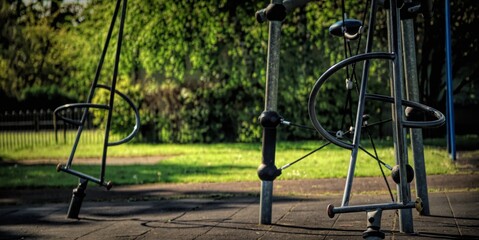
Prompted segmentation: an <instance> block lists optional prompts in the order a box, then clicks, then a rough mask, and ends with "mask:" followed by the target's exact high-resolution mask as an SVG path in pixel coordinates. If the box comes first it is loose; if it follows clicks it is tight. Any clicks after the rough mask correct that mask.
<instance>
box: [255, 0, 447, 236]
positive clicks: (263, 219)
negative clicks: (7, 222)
mask: <svg viewBox="0 0 479 240" xmlns="http://www.w3.org/2000/svg"><path fill="white" fill-rule="evenodd" d="M378 2H379V0H372V1H371V14H370V20H369V27H368V35H367V36H368V39H367V43H366V50H365V53H364V54H359V55H355V56H352V57H349V58H347V59H345V60H343V61H341V62H339V63H337V64H335V65H334V66H332V67H331V68H330V69H328V70H327V71H326V72H325V73H324V74H323V75H322V76H321V77H320V78H319V79H318V80H317V81H316V84H315V85H314V87H313V89H312V91H311V95H310V98H309V102H308V110H309V115H310V118H311V122H312V124H313V126H314V128H315V129H316V130H317V131H318V132H319V133H320V134H321V135H322V136H323V137H324V138H326V139H327V140H328V141H330V142H332V143H334V144H336V145H338V146H341V147H343V148H346V149H349V150H351V158H350V165H349V170H348V175H347V179H346V184H345V191H344V195H343V199H342V204H341V206H340V207H334V206H332V205H330V207H328V214H329V215H330V216H334V214H336V213H348V212H358V211H376V210H377V209H380V210H388V209H398V210H399V215H400V222H399V225H400V226H399V227H400V231H401V232H406V233H412V232H413V231H414V230H413V224H412V214H411V209H412V208H416V209H417V210H418V211H422V209H423V208H422V206H423V203H422V200H421V199H420V198H419V199H418V200H416V201H415V202H413V201H411V196H410V195H411V193H410V188H409V183H408V182H407V181H406V175H407V173H406V166H407V163H408V160H407V147H406V144H405V132H404V128H406V127H409V128H424V127H438V126H441V125H442V124H444V122H445V117H444V115H443V114H442V113H441V112H440V111H438V110H436V109H434V108H431V107H429V106H426V105H423V104H420V103H417V102H414V101H407V100H403V96H402V84H403V79H404V77H403V70H404V68H403V61H405V59H403V49H402V41H403V38H402V36H401V26H400V24H401V21H402V20H401V16H400V6H398V5H397V0H390V1H389V14H388V31H389V34H388V35H389V36H390V37H389V41H388V42H389V52H375V53H373V52H371V49H372V40H373V31H374V24H375V20H376V19H375V17H376V12H377V10H378V6H377V4H378ZM271 4H281V1H272V3H271ZM271 4H270V5H271ZM267 9H268V8H267ZM262 13H264V10H263V12H262ZM263 15H266V16H267V14H263ZM257 18H258V16H257ZM258 19H262V20H264V17H262V18H258ZM266 19H267V18H266ZM267 20H270V19H267ZM260 22H261V21H260ZM279 26H280V23H278V22H275V21H271V20H270V35H269V42H268V65H267V68H268V70H267V83H266V100H265V111H274V110H276V101H277V99H276V96H277V84H278V83H277V81H278V80H277V75H274V73H276V71H277V68H278V66H279V59H277V60H275V61H274V62H273V64H271V62H270V56H271V55H274V54H277V51H279V49H278V48H279V33H278V32H277V28H279ZM272 29H273V30H275V31H273V30H272ZM404 54H406V53H404ZM408 56H409V55H408ZM276 57H277V56H276ZM372 59H385V60H388V61H390V63H391V64H390V66H391V97H390V96H383V95H377V94H368V93H367V90H366V89H367V79H368V75H369V60H372ZM276 61H278V62H276ZM360 61H363V62H364V67H363V73H362V81H361V86H360V91H359V102H358V109H357V112H356V114H357V116H356V122H355V128H354V129H355V130H354V136H353V140H352V143H348V142H344V141H341V140H339V139H338V138H336V137H335V136H333V135H332V134H330V131H328V130H326V129H324V128H323V127H322V125H321V124H320V123H319V122H318V120H317V115H316V109H315V105H316V101H315V100H316V98H317V96H318V93H319V89H320V87H321V85H322V84H323V83H324V82H325V81H326V80H327V79H328V78H329V77H330V76H331V75H332V74H334V73H335V72H336V71H338V70H339V69H341V68H343V67H345V66H348V65H350V64H355V63H356V62H360ZM271 69H273V70H274V73H273V74H271V71H270V70H271ZM270 79H271V81H270ZM270 88H273V89H275V88H276V89H275V90H273V91H270V90H269V89H270ZM366 100H376V101H382V102H387V103H392V124H393V134H394V138H393V139H394V147H395V159H396V164H397V165H398V166H399V178H400V181H399V183H398V187H397V189H398V199H397V202H393V203H379V204H370V205H359V206H349V200H350V194H351V188H352V183H353V178H354V171H355V165H356V160H357V154H358V151H359V150H360V149H362V147H361V146H360V144H359V142H360V137H361V136H360V135H361V129H362V127H363V118H362V116H363V114H364V104H365V101H366ZM404 106H411V107H415V108H418V109H420V110H422V111H425V112H428V113H430V114H431V115H433V116H434V117H435V118H436V119H435V120H431V121H409V120H406V119H404V117H403V107H404ZM278 116H279V115H278ZM260 120H262V118H260ZM281 121H282V120H281ZM261 122H262V123H263V121H261ZM262 125H263V124H262ZM276 126H277V125H274V124H270V125H269V128H268V127H266V126H265V125H263V127H265V128H264V131H263V162H262V165H261V166H260V168H259V169H258V175H259V176H260V179H262V180H265V178H264V176H265V175H266V176H267V177H269V178H268V179H267V180H268V181H267V183H266V184H268V188H266V187H264V185H265V181H263V185H262V191H261V206H260V223H261V224H270V223H271V205H272V204H271V201H272V182H273V180H274V179H275V178H276V177H277V176H279V175H280V174H281V170H282V169H283V168H281V169H279V170H278V169H277V168H276V166H275V165H274V150H275V149H274V147H275V141H276V140H275V136H276ZM271 128H272V129H273V130H274V138H272V136H273V134H272V133H269V134H270V135H269V137H268V131H267V130H268V129H271ZM265 153H268V154H267V155H265ZM265 156H267V157H268V158H267V159H266V158H265ZM265 173H268V174H269V175H268V174H265ZM424 184H426V183H425V182H424ZM265 189H267V190H265ZM426 194H427V193H426ZM379 214H380V213H379Z"/></svg>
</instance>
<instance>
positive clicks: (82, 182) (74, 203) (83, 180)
mask: <svg viewBox="0 0 479 240" xmlns="http://www.w3.org/2000/svg"><path fill="white" fill-rule="evenodd" d="M120 6H121V7H122V9H121V15H120V25H119V29H118V43H117V48H116V54H115V62H114V69H113V77H112V83H111V85H110V86H107V85H103V84H99V83H98V80H99V77H100V72H101V70H102V66H103V62H104V60H105V55H106V53H107V50H108V45H109V43H110V39H111V36H112V33H113V28H114V26H115V21H116V18H117V16H118V12H119V10H120ZM126 7H127V0H123V3H122V0H117V2H116V6H115V10H114V13H113V16H112V20H111V24H110V27H109V30H108V34H107V37H106V40H105V45H104V47H103V51H102V54H101V57H100V60H99V63H98V66H97V69H96V74H95V78H94V80H93V83H92V85H91V88H90V92H89V94H88V98H87V101H86V102H85V103H72V104H66V105H63V106H60V107H58V108H57V109H55V111H54V119H55V122H56V118H59V119H61V120H63V121H65V122H67V123H70V124H73V125H75V126H78V131H77V134H76V137H75V140H74V143H73V148H72V151H71V152H70V156H69V158H68V161H67V163H66V164H65V165H62V164H58V165H57V171H59V172H60V171H61V172H65V173H68V174H71V175H74V176H76V177H78V178H79V184H78V187H77V188H75V189H74V190H73V196H72V199H71V202H70V206H69V208H68V214H67V217H68V218H78V214H79V212H80V208H81V204H82V201H83V198H84V197H85V190H86V188H87V185H88V181H91V182H94V183H96V184H98V185H100V186H104V187H105V188H106V189H108V190H110V188H111V187H112V186H113V184H112V183H111V181H107V182H106V181H105V169H106V158H107V150H108V147H110V146H116V145H120V144H123V143H126V142H128V141H130V140H131V139H133V137H134V136H135V135H136V134H137V133H138V130H139V128H140V115H139V112H138V109H137V108H136V106H135V104H134V103H133V102H132V101H131V100H130V99H129V98H128V97H127V96H126V95H125V94H123V93H121V92H119V91H118V90H116V82H117V75H118V65H119V62H120V52H121V43H122V37H123V28H124V25H125V16H126ZM97 89H104V90H107V91H109V92H110V95H109V103H108V104H94V103H92V100H93V96H94V94H95V91H96V90H97ZM115 95H118V96H119V97H120V98H121V99H123V100H125V101H126V102H127V103H128V105H129V107H131V109H132V110H133V111H134V114H135V126H134V127H133V130H132V131H131V133H130V134H129V135H128V136H126V137H125V138H123V139H121V140H119V141H115V142H110V141H109V133H110V127H111V120H112V113H113V105H114V99H115ZM72 108H81V109H82V110H83V114H82V117H81V119H80V120H75V119H71V118H68V117H66V116H64V115H62V112H64V111H65V110H68V109H72ZM90 108H96V109H104V110H106V111H107V112H108V115H107V122H106V128H105V136H104V143H103V152H102V158H101V169H100V177H99V178H96V177H93V176H90V175H88V174H85V173H82V172H80V171H76V170H74V169H73V168H72V163H73V159H74V156H75V152H76V149H77V146H78V143H79V141H80V137H81V134H82V131H83V128H84V125H85V121H86V119H87V118H88V114H89V109H90Z"/></svg>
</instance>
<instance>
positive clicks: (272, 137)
mask: <svg viewBox="0 0 479 240" xmlns="http://www.w3.org/2000/svg"><path fill="white" fill-rule="evenodd" d="M282 2H283V1H282V0H272V1H271V4H278V5H282ZM281 21H282V19H278V20H270V22H269V34H268V56H267V69H266V90H265V106H264V112H263V114H262V116H261V117H260V121H261V122H262V125H263V127H264V128H263V146H262V155H263V159H262V165H261V166H260V169H258V175H259V176H260V178H261V180H262V182H261V195H260V212H259V223H260V224H271V215H272V205H273V180H274V178H276V176H275V175H276V172H275V171H276V170H277V169H276V167H275V165H274V164H275V163H274V162H275V151H276V149H275V148H276V126H277V121H275V118H277V117H278V115H277V113H276V110H277V97H278V78H279V61H280V59H279V55H280V43H281ZM263 119H264V120H263ZM262 174H263V175H267V176H266V177H262Z"/></svg>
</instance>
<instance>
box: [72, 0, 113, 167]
mask: <svg viewBox="0 0 479 240" xmlns="http://www.w3.org/2000/svg"><path fill="white" fill-rule="evenodd" d="M120 2H121V0H118V1H117V3H116V6H115V11H114V12H113V17H112V19H111V23H110V28H109V29H108V34H107V36H106V40H105V45H104V47H103V51H102V54H101V56H100V61H99V62H98V66H97V69H96V73H95V78H94V80H93V83H92V85H91V88H90V93H89V94H88V97H87V103H90V102H91V101H92V99H93V95H94V93H95V88H96V85H97V83H98V79H99V78H100V72H101V69H102V67H103V62H104V60H105V56H106V52H107V50H108V45H109V43H110V39H111V35H112V33H113V28H114V25H115V20H116V16H117V15H118V10H119V8H120ZM87 117H88V110H86V111H85V112H83V116H82V118H81V120H80V122H81V123H82V124H81V125H80V126H78V130H77V134H76V136H75V140H74V143H73V147H72V151H71V152H70V156H69V157H68V162H67V167H68V168H69V167H70V166H71V164H72V161H73V158H74V156H75V152H76V149H77V146H78V143H79V142H80V136H81V133H82V132H83V127H84V126H83V123H84V122H85V119H87Z"/></svg>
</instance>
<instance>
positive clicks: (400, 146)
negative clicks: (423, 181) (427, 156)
mask: <svg viewBox="0 0 479 240" xmlns="http://www.w3.org/2000/svg"><path fill="white" fill-rule="evenodd" d="M396 1H397V0H391V1H390V3H391V4H390V6H389V7H390V19H391V20H390V26H389V27H390V29H391V31H390V33H391V40H392V41H391V44H390V47H391V50H392V52H394V53H395V54H396V56H397V57H396V58H395V59H394V61H393V65H392V67H393V75H392V81H393V82H392V85H391V90H392V95H393V97H394V109H393V111H392V115H393V116H392V117H393V132H394V145H395V146H394V147H395V157H396V163H397V164H398V165H399V172H400V174H399V175H400V179H401V181H400V184H399V185H398V201H399V202H401V203H409V202H410V201H411V193H410V189H409V186H408V183H407V181H406V164H407V148H406V145H405V139H404V129H403V124H402V121H403V107H402V86H401V85H402V81H403V74H402V71H403V68H402V60H403V59H402V46H401V42H402V39H401V34H400V13H399V8H398V5H397V2H396ZM399 228H400V231H401V232H405V233H412V232H413V231H414V230H413V221H412V211H411V209H400V210H399Z"/></svg>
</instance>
